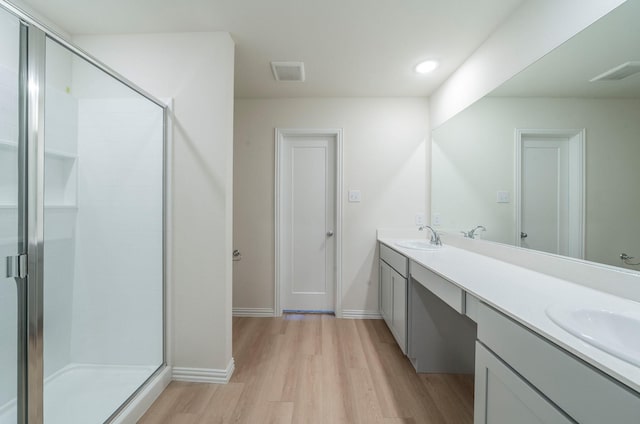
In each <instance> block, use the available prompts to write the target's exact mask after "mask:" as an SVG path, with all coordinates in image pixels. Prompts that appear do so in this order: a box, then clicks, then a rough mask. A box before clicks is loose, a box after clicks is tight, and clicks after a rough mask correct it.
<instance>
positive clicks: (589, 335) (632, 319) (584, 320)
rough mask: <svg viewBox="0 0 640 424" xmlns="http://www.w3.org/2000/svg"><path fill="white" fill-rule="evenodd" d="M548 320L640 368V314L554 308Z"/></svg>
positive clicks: (562, 306)
mask: <svg viewBox="0 0 640 424" xmlns="http://www.w3.org/2000/svg"><path fill="white" fill-rule="evenodd" d="M546 313H547V316H548V317H549V318H551V320H552V321H553V322H554V323H555V324H556V325H558V326H559V327H560V328H562V329H564V330H565V331H568V332H569V333H571V334H573V335H574V336H576V337H578V338H580V339H582V340H583V341H585V342H587V343H589V344H590V345H592V346H595V347H597V348H599V349H601V350H603V351H605V352H607V353H609V354H611V355H613V356H616V357H618V358H620V359H622V360H624V361H627V362H629V363H631V364H633V365H636V366H640V336H639V335H640V311H624V312H618V311H612V310H609V309H607V308H598V307H567V306H566V305H552V306H550V307H548V308H547V310H546Z"/></svg>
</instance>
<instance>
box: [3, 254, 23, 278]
mask: <svg viewBox="0 0 640 424" xmlns="http://www.w3.org/2000/svg"><path fill="white" fill-rule="evenodd" d="M26 276H27V255H26V254H22V255H16V256H7V278H25V277H26Z"/></svg>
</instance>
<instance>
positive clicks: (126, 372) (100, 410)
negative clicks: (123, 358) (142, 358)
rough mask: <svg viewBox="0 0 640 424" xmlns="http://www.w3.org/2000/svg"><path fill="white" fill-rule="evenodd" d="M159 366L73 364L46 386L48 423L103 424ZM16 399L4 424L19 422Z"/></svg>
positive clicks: (0, 421)
mask: <svg viewBox="0 0 640 424" xmlns="http://www.w3.org/2000/svg"><path fill="white" fill-rule="evenodd" d="M157 368H158V367H157V366H121V365H93V364H69V365H67V366H66V367H64V368H62V369H61V370H59V371H58V372H56V373H54V374H53V375H51V376H50V377H48V378H46V379H45V383H44V421H45V423H46V424H101V423H104V422H105V421H106V420H107V418H109V417H110V416H111V414H113V412H114V411H115V410H116V409H118V408H119V407H120V405H122V404H123V403H124V401H125V400H127V398H128V397H129V396H131V394H132V393H133V392H134V391H135V390H137V389H138V387H140V386H141V385H142V383H144V382H145V381H146V380H147V379H148V378H149V377H150V376H151V374H153V372H154V371H155V370H156V369H157ZM16 421H17V420H16V404H15V400H14V401H11V402H8V403H7V404H5V405H3V406H2V407H0V424H15V423H16Z"/></svg>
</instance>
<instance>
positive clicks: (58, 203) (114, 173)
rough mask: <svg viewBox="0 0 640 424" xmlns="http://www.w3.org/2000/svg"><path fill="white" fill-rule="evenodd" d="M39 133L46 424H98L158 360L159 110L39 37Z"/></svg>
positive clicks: (160, 311)
mask: <svg viewBox="0 0 640 424" xmlns="http://www.w3.org/2000/svg"><path fill="white" fill-rule="evenodd" d="M44 135H45V137H44V284H43V285H44V343H43V345H44V356H43V357H44V424H76V423H77V424H94V423H95V424H99V423H103V422H105V421H107V420H108V419H109V418H110V417H112V416H113V415H114V414H115V413H117V411H118V409H119V408H120V407H121V405H123V403H124V402H126V401H127V399H128V398H129V397H130V396H132V395H133V394H134V393H135V392H136V390H137V389H138V388H139V387H140V386H141V385H142V384H143V383H144V382H145V381H146V380H147V379H149V378H150V377H151V376H152V375H153V374H154V372H155V371H156V370H158V368H159V367H161V366H162V364H163V362H164V357H163V354H164V352H163V336H164V333H163V302H164V300H163V296H164V295H163V179H164V177H163V146H164V143H163V137H164V109H163V108H162V107H160V106H159V105H157V104H156V103H154V102H152V101H150V100H148V99H147V98H145V97H143V96H142V95H140V94H139V93H137V92H136V91H134V90H132V89H131V88H129V87H128V86H126V85H125V84H123V83H122V82H120V81H118V80H117V79H115V78H114V77H112V76H111V75H109V74H107V73H106V72H104V71H102V70H101V69H99V68H97V67H96V66H94V65H93V64H92V63H90V62H89V61H87V60H85V59H84V58H82V57H80V56H79V55H77V54H76V53H75V52H73V51H71V50H69V49H67V48H66V47H65V46H63V45H61V44H59V43H57V42H56V41H55V40H53V39H50V38H47V41H46V63H45V132H44Z"/></svg>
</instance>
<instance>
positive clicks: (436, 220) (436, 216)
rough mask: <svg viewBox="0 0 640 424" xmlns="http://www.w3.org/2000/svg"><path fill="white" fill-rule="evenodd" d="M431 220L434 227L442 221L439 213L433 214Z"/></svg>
mask: <svg viewBox="0 0 640 424" xmlns="http://www.w3.org/2000/svg"><path fill="white" fill-rule="evenodd" d="M432 218H433V222H432V224H433V226H434V227H437V226H439V225H440V224H442V219H441V218H440V214H439V213H434V214H433V217H432Z"/></svg>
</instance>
